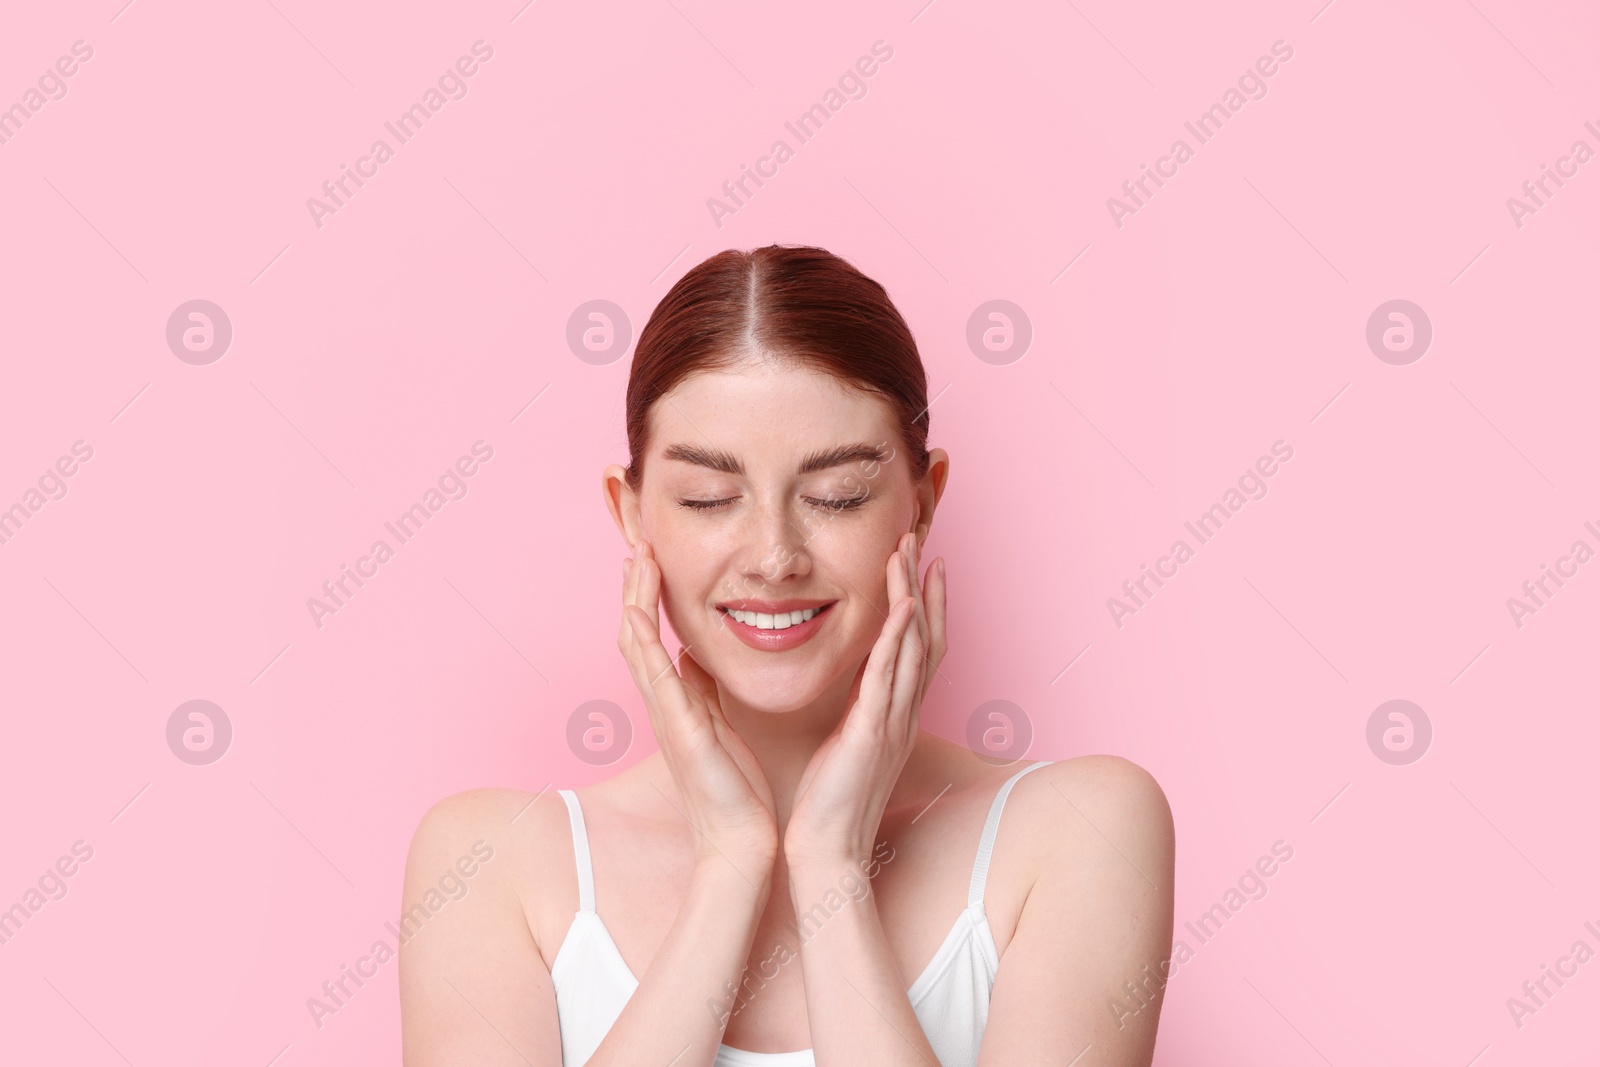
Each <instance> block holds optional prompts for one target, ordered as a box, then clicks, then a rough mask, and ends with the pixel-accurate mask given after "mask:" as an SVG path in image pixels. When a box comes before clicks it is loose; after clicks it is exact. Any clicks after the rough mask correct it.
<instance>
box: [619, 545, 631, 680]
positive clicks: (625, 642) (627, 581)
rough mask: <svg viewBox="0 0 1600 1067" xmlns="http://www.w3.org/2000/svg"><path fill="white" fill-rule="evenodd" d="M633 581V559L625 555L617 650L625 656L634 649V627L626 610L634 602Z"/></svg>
mask: <svg viewBox="0 0 1600 1067" xmlns="http://www.w3.org/2000/svg"><path fill="white" fill-rule="evenodd" d="M632 583H633V560H632V559H630V558H626V557H624V559H623V560H622V607H623V608H624V610H623V612H622V613H621V621H620V625H619V626H618V628H617V651H619V652H621V653H622V655H623V658H627V657H628V656H629V655H631V654H632V650H633V628H632V627H631V626H629V625H628V613H627V611H626V608H627V606H628V605H629V604H630V603H632V601H631V600H630V597H629V592H628V590H629V587H630V586H631V585H632Z"/></svg>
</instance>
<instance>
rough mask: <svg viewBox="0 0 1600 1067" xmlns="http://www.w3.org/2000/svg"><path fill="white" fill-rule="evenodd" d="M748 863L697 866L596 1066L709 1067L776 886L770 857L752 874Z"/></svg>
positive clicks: (600, 1050) (593, 1066) (596, 1057)
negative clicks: (739, 866)
mask: <svg viewBox="0 0 1600 1067" xmlns="http://www.w3.org/2000/svg"><path fill="white" fill-rule="evenodd" d="M744 866H745V867H746V868H747V869H746V870H744V871H743V872H742V873H741V872H740V871H738V870H735V869H734V868H733V867H732V866H731V865H730V864H728V863H727V862H725V861H724V860H722V859H721V858H720V857H719V858H714V859H711V860H708V861H705V862H703V863H702V864H701V865H700V866H698V867H697V868H696V869H695V873H694V875H693V877H692V878H691V879H690V883H689V892H688V895H687V897H686V898H685V899H684V902H683V904H682V905H681V906H680V907H679V909H678V914H677V917H676V918H675V919H674V920H673V923H672V928H671V929H670V930H669V931H668V932H667V936H666V938H665V939H664V940H663V941H662V943H661V947H660V948H659V949H657V950H656V954H655V956H654V958H653V959H651V961H650V967H649V969H648V970H647V971H646V972H645V973H644V975H643V976H642V977H641V978H640V979H639V988H638V989H636V990H634V993H633V996H632V997H631V998H629V1000H628V1004H627V1006H626V1007H625V1008H624V1009H623V1010H622V1014H621V1015H619V1016H617V1021H616V1023H615V1024H614V1025H613V1026H612V1027H611V1029H610V1030H609V1031H608V1032H607V1034H606V1036H605V1040H603V1041H602V1042H601V1043H600V1047H599V1048H598V1049H596V1050H595V1053H594V1055H593V1056H592V1057H591V1058H590V1059H589V1061H588V1064H589V1067H636V1065H637V1064H641V1063H661V1064H666V1063H669V1062H670V1063H671V1064H673V1067H710V1065H711V1063H712V1061H713V1060H715V1059H716V1055H717V1046H718V1045H720V1044H721V1042H722V1032H723V1030H724V1029H726V1027H727V1020H728V1015H727V1009H726V1008H725V1007H724V1005H725V1004H726V1003H729V1002H731V998H730V997H728V995H727V992H726V990H727V989H728V988H729V985H728V984H729V983H734V984H736V983H737V982H738V980H739V978H740V977H741V976H742V975H743V973H744V967H745V961H746V960H747V959H749V956H750V946H751V944H752V942H754V940H755V932H756V924H757V922H758V920H759V919H760V918H761V913H762V910H763V909H764V908H765V907H766V902H767V896H768V893H769V892H770V890H771V885H772V868H771V864H770V862H768V864H767V866H766V868H765V870H764V871H763V870H756V871H755V872H753V873H752V871H751V870H749V869H748V868H750V867H751V866H752V865H750V864H745V865H744ZM713 1007H715V1008H716V1010H713Z"/></svg>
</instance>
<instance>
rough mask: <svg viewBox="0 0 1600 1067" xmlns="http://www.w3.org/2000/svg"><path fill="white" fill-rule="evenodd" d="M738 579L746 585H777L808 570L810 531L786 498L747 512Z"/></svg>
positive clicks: (800, 575)
mask: <svg viewBox="0 0 1600 1067" xmlns="http://www.w3.org/2000/svg"><path fill="white" fill-rule="evenodd" d="M746 519H747V527H746V530H745V531H744V532H743V538H744V544H743V547H742V556H741V561H740V579H741V581H742V582H743V583H744V584H745V585H747V586H760V585H780V584H782V583H783V582H785V581H787V580H789V579H790V578H803V577H805V576H806V575H807V574H810V573H811V555H810V553H809V551H808V550H807V547H806V546H807V542H808V541H809V540H810V532H809V530H808V529H807V528H806V526H805V523H804V516H801V515H797V514H796V513H795V511H794V510H793V508H792V507H791V505H790V504H789V502H787V501H782V500H769V501H767V502H764V503H762V504H760V505H758V506H755V507H752V508H750V509H749V510H748V511H747V512H746Z"/></svg>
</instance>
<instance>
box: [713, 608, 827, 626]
mask: <svg viewBox="0 0 1600 1067" xmlns="http://www.w3.org/2000/svg"><path fill="white" fill-rule="evenodd" d="M819 610H820V609H819V608H802V609H801V610H799V611H784V612H779V613H778V614H776V615H763V614H762V613H761V612H758V611H734V610H733V609H732V608H729V609H728V614H729V615H732V616H733V617H734V619H735V621H737V622H742V623H744V624H745V625H746V626H754V627H756V628H757V629H758V630H787V629H788V628H789V627H791V626H798V625H800V624H801V623H803V622H805V621H806V620H807V619H809V618H811V617H812V616H813V615H815V614H816V613H817V612H818V611H819Z"/></svg>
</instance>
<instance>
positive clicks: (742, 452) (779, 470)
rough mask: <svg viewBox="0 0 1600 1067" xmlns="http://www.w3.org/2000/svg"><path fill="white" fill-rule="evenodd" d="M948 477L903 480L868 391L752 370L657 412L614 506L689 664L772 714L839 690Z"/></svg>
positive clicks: (713, 377) (704, 378) (724, 376)
mask: <svg viewBox="0 0 1600 1067" xmlns="http://www.w3.org/2000/svg"><path fill="white" fill-rule="evenodd" d="M946 469H947V465H946V462H945V459H944V453H943V452H942V451H941V450H935V451H934V452H933V453H932V455H931V457H930V469H929V472H928V475H926V476H924V478H923V479H922V481H921V482H920V483H916V484H914V483H913V481H912V478H911V470H910V467H909V466H908V463H907V457H906V455H905V446H904V444H903V442H902V441H901V438H900V433H899V429H898V425H897V423H896V421H895V419H894V416H893V412H892V410H891V408H890V407H889V405H888V404H887V403H886V402H885V401H883V400H881V399H879V398H878V397H877V396H876V395H875V394H872V393H870V392H867V391H865V390H862V389H859V388H856V387H854V386H852V385H850V384H849V383H846V382H841V381H839V380H838V379H836V378H834V377H832V376H830V375H827V374H823V373H821V372H818V371H814V370H811V369H809V368H805V367H801V366H799V365H795V364H792V363H788V362H785V361H778V360H770V359H764V360H755V359H751V360H746V361H743V362H741V363H739V364H737V365H735V366H733V367H730V368H727V369H724V370H717V371H707V372H703V373H700V374H696V375H692V376H690V377H689V378H686V379H685V380H684V381H682V382H680V383H679V384H678V386H677V387H676V388H675V389H673V390H672V391H671V392H670V393H668V394H666V396H664V397H663V398H662V399H660V400H659V401H657V402H656V404H655V407H654V409H653V410H652V412H651V422H650V443H649V450H648V453H647V455H646V457H645V460H644V476H643V479H642V481H641V484H640V487H639V492H638V494H637V495H634V494H632V493H631V492H628V491H627V490H626V487H625V486H624V487H623V488H622V489H621V490H620V492H618V494H617V496H618V499H617V501H616V503H617V506H618V509H619V512H620V514H619V518H620V520H621V521H622V523H623V526H624V532H625V533H626V534H628V535H629V536H630V537H633V536H639V535H642V536H643V537H644V538H645V539H646V540H647V541H649V542H650V544H651V546H652V547H653V548H654V550H655V556H656V560H657V563H658V564H659V566H660V568H661V576H662V588H661V606H662V610H663V611H664V613H665V614H666V617H667V619H668V621H670V622H671V624H672V629H673V631H674V632H675V633H676V634H677V635H678V637H679V638H680V639H681V640H682V641H683V642H684V644H685V645H686V646H687V647H688V648H689V650H690V652H691V653H692V654H693V656H694V658H695V660H696V661H697V662H699V663H700V665H701V666H703V667H704V668H705V669H706V670H707V671H709V672H710V673H711V674H712V675H713V676H714V677H715V678H716V679H717V680H718V682H719V683H720V685H721V687H722V689H723V692H724V694H725V695H726V696H731V697H733V698H734V699H736V700H737V701H739V702H740V703H741V704H743V705H745V706H748V707H751V708H754V709H758V710H762V711H770V712H784V711H793V710H795V709H797V708H802V707H805V706H807V705H809V704H811V703H812V702H814V701H816V700H818V699H819V698H822V697H826V696H829V695H835V694H840V695H842V694H843V693H845V692H847V691H848V690H849V688H850V686H851V684H852V683H853V681H854V678H855V674H856V672H857V670H858V669H859V667H860V666H861V664H862V662H863V661H864V660H865V659H866V656H867V654H868V653H869V652H870V651H871V649H872V645H873V643H874V642H875V641H876V640H877V638H878V634H879V632H880V631H881V630H882V627H883V623H884V619H885V618H886V617H887V614H888V608H889V605H888V588H887V584H886V577H885V566H886V564H887V562H888V558H889V554H890V553H891V552H893V551H894V550H895V547H896V545H897V543H898V541H899V538H900V537H901V535H902V534H904V533H906V532H907V531H909V530H912V529H914V528H916V527H918V526H921V527H923V529H919V531H918V532H919V535H925V533H926V530H925V527H926V525H927V524H928V523H929V522H930V521H931V518H932V512H933V506H934V504H936V503H937V499H938V495H939V493H940V492H941V491H942V489H943V478H944V473H945V471H946ZM620 470H621V468H617V467H613V468H611V469H610V470H608V472H607V473H608V485H612V484H614V482H613V481H612V480H611V479H612V478H613V477H614V472H620ZM734 612H737V613H738V614H737V615H735V614H733V613H734ZM794 612H799V613H800V614H799V615H798V616H797V615H795V614H794ZM785 613H787V619H783V618H781V616H782V615H784V614H785ZM808 614H810V616H811V617H810V618H807V615H808ZM779 621H787V622H788V623H789V624H790V625H788V626H786V627H780V626H778V625H776V624H777V622H779ZM669 651H670V650H669Z"/></svg>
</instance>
